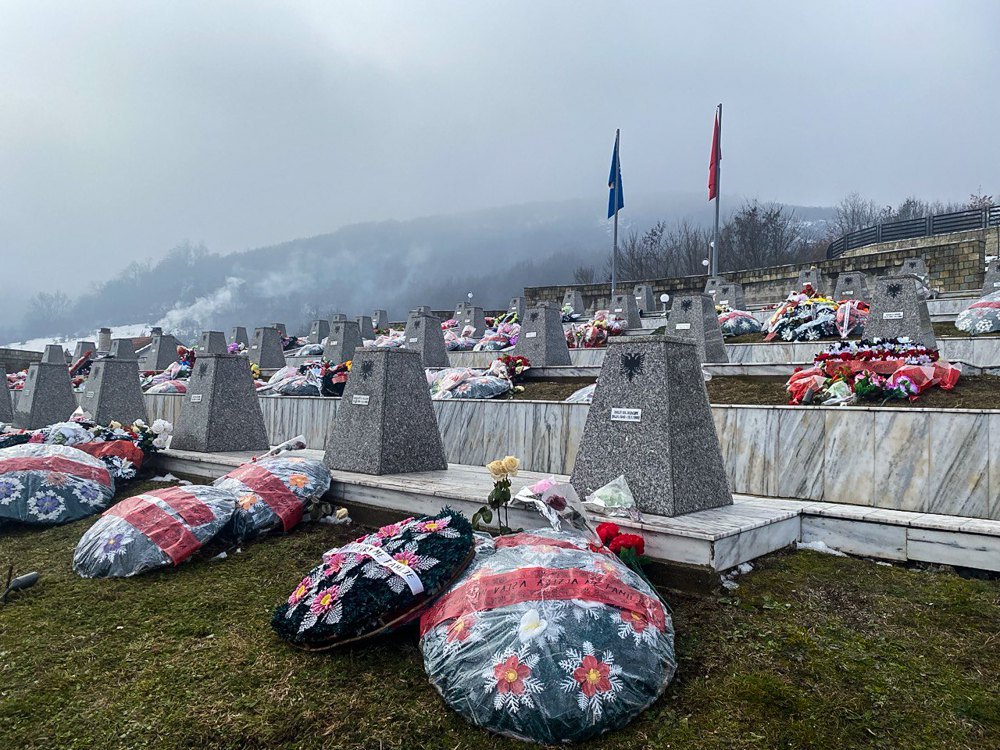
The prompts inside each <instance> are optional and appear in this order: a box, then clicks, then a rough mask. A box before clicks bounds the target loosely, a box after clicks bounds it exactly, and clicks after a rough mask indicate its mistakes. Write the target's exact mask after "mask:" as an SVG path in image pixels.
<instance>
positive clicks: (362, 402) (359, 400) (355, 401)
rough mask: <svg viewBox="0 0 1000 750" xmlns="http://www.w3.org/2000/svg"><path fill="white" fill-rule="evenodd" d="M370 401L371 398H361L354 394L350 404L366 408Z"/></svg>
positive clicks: (361, 396)
mask: <svg viewBox="0 0 1000 750" xmlns="http://www.w3.org/2000/svg"><path fill="white" fill-rule="evenodd" d="M370 400H371V396H363V395H361V394H355V395H354V397H353V398H352V399H351V403H352V404H357V405H358V406H368V402H369V401H370Z"/></svg>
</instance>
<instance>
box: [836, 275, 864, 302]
mask: <svg viewBox="0 0 1000 750" xmlns="http://www.w3.org/2000/svg"><path fill="white" fill-rule="evenodd" d="M833 298H834V300H836V301H838V302H839V301H841V300H848V299H859V300H862V301H863V302H867V301H868V300H869V295H868V277H867V276H866V275H865V274H863V273H861V272H860V271H845V272H844V273H841V274H838V276H837V286H836V288H835V289H834V291H833Z"/></svg>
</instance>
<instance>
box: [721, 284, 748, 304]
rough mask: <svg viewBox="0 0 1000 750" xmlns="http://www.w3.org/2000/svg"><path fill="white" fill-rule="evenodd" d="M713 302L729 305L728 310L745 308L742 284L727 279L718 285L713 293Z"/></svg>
mask: <svg viewBox="0 0 1000 750" xmlns="http://www.w3.org/2000/svg"><path fill="white" fill-rule="evenodd" d="M715 304H717V305H729V309H730V310H746V309H747V302H746V298H745V297H744V296H743V285H742V284H737V283H736V282H735V281H727V282H725V283H724V284H722V285H721V286H720V287H719V291H718V293H717V294H716V295H715Z"/></svg>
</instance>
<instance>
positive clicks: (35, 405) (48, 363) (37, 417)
mask: <svg viewBox="0 0 1000 750" xmlns="http://www.w3.org/2000/svg"><path fill="white" fill-rule="evenodd" d="M5 384H6V383H5ZM76 407H77V403H76V396H75V395H74V394H73V385H72V383H71V382H70V377H69V366H68V365H67V364H66V352H64V351H63V348H62V347H61V346H60V345H59V344H49V345H48V346H46V347H45V353H44V354H42V359H41V361H40V362H32V363H31V365H30V366H29V367H28V376H27V378H26V379H25V381H24V388H23V389H22V390H21V393H20V395H19V396H18V399H17V408H15V409H14V424H16V425H17V426H18V427H20V428H22V429H25V430H37V429H38V428H39V427H46V426H48V425H50V424H55V423H56V422H65V421H66V420H68V419H69V418H70V416H71V415H72V414H73V412H74V411H76Z"/></svg>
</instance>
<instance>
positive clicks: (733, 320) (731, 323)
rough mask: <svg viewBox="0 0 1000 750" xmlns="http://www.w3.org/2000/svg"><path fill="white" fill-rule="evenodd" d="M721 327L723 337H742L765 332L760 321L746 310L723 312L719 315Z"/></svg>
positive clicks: (727, 310)
mask: <svg viewBox="0 0 1000 750" xmlns="http://www.w3.org/2000/svg"><path fill="white" fill-rule="evenodd" d="M719 327H720V328H721V329H722V335H723V336H742V335H744V334H746V333H760V332H761V331H762V330H763V326H762V325H761V324H760V321H758V320H757V319H756V318H755V317H754V316H753V315H752V314H751V313H748V312H747V311H746V310H729V309H726V310H723V311H722V312H721V313H719Z"/></svg>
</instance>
